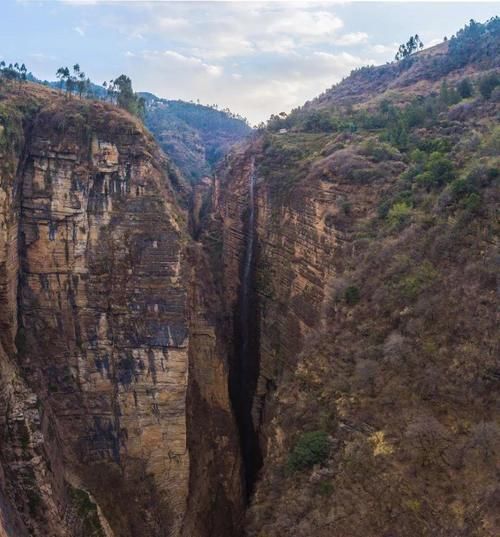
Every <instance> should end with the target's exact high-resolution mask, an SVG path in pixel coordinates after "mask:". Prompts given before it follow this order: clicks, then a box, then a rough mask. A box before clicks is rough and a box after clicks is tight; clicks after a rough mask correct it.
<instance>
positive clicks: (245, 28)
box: [0, 0, 500, 124]
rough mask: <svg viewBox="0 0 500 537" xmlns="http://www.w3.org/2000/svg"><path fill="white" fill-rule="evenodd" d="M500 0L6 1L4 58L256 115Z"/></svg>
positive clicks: (483, 14)
mask: <svg viewBox="0 0 500 537" xmlns="http://www.w3.org/2000/svg"><path fill="white" fill-rule="evenodd" d="M499 7H500V3H499V2H489V3H482V2H441V3H432V2H413V3H406V2H384V3H383V2H351V1H346V0H344V1H339V2H315V1H302V2H283V1H274V2H193V1H191V2H170V1H149V2H148V1H125V0H121V1H120V0H106V1H104V0H50V1H49V0H45V1H40V0H1V6H0V60H1V59H4V60H5V61H6V62H16V61H17V62H24V63H26V65H27V67H28V69H29V70H30V71H32V72H33V74H34V75H35V76H37V77H39V78H42V79H48V80H54V79H55V72H56V70H57V68H58V67H60V66H66V65H68V66H71V65H73V64H74V63H77V62H78V63H79V64H80V66H81V68H82V69H83V70H84V71H85V72H86V73H87V75H88V76H90V78H91V79H92V80H93V81H94V82H96V83H102V82H103V81H104V80H110V79H111V78H116V77H117V76H119V75H120V74H122V73H125V74H127V75H128V76H130V77H131V78H132V81H133V84H134V89H135V90H136V91H150V92H152V93H154V94H156V95H158V96H159V97H164V98H167V99H183V100H193V101H197V100H199V101H200V102H201V103H203V104H217V105H218V106H219V107H221V108H226V107H229V108H230V109H231V110H232V111H233V112H236V113H239V114H241V115H243V116H245V117H247V118H248V119H249V121H250V122H251V123H252V124H257V123H258V122H260V121H264V120H266V119H267V118H268V117H269V116H270V115H271V114H273V113H279V112H282V111H284V112H288V111H290V110H291V109H292V108H295V107H297V106H300V105H302V104H303V103H304V102H305V101H307V100H308V99H312V98H314V97H315V96H316V95H318V94H320V93H322V92H323V91H324V90H325V89H327V88H329V87H331V86H332V85H333V84H335V83H337V82H338V81H340V80H341V79H342V78H343V77H345V76H347V75H348V74H349V72H350V71H351V70H352V69H354V68H357V67H361V66H363V65H371V64H375V65H378V64H383V63H385V62H386V61H391V60H392V59H393V58H394V54H395V52H396V50H397V48H398V45H399V43H402V42H404V41H406V40H407V39H408V37H409V36H410V35H413V34H415V33H418V34H419V36H420V37H421V39H422V41H423V42H424V44H425V46H426V47H427V46H431V45H433V44H436V43H438V42H440V41H442V40H443V37H444V36H448V37H449V36H451V35H452V34H454V33H455V32H456V31H457V30H458V29H459V28H461V27H462V26H464V24H465V23H467V22H468V21H469V20H470V19H471V18H473V19H475V20H477V21H480V22H483V21H485V20H487V19H488V18H490V17H492V16H494V15H498V14H499V11H500V9H499Z"/></svg>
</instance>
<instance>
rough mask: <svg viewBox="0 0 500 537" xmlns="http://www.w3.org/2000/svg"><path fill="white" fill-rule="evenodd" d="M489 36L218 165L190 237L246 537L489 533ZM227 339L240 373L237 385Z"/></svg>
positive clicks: (359, 90)
mask: <svg viewBox="0 0 500 537" xmlns="http://www.w3.org/2000/svg"><path fill="white" fill-rule="evenodd" d="M489 31H491V34H490V33H488V32H487V33H486V37H485V38H484V39H485V41H484V42H483V41H481V43H479V44H478V48H477V50H485V51H486V52H485V53H484V55H482V56H481V55H479V57H476V56H470V57H469V56H467V55H466V54H465V53H464V52H463V51H464V50H467V45H466V44H463V43H462V42H460V43H459V46H458V49H457V47H456V46H455V45H453V46H455V49H453V46H451V50H452V51H453V50H455V51H456V50H460V51H461V52H460V54H464V55H465V56H466V59H465V60H464V59H463V57H462V56H453V55H452V54H451V53H450V52H448V47H447V45H446V46H442V47H439V50H434V51H431V52H430V53H427V52H426V53H425V54H423V55H421V56H417V57H416V58H415V59H412V62H409V63H408V64H407V65H406V66H405V65H399V66H396V65H393V66H391V67H390V68H389V67H383V68H380V69H377V68H373V69H367V70H365V71H363V72H361V73H355V74H354V75H353V77H351V78H350V79H347V80H346V81H344V82H343V83H342V84H341V85H339V87H338V88H334V89H333V90H331V91H330V92H327V93H326V94H325V96H324V97H322V98H321V99H318V100H317V101H316V102H314V101H313V102H312V103H310V104H308V105H307V106H306V107H305V108H304V109H300V110H298V111H296V112H295V113H293V114H291V115H290V117H288V118H285V119H282V120H280V121H281V122H280V121H276V125H273V124H272V122H271V124H270V126H269V128H268V129H267V131H264V132H263V133H260V134H259V135H258V136H256V137H255V138H254V139H253V140H252V141H250V142H249V143H248V144H246V145H245V146H242V147H239V148H236V149H234V150H233V151H232V153H231V154H230V155H229V156H228V157H227V159H226V161H225V163H224V166H222V167H221V169H220V170H219V173H218V176H217V178H216V180H215V183H214V188H213V191H214V201H213V204H214V207H215V210H214V213H215V217H214V219H213V220H212V221H211V222H210V223H207V228H206V229H207V230H206V236H207V243H209V244H212V248H213V250H214V252H217V254H216V255H215V256H214V257H216V258H217V260H216V261H215V267H216V269H215V270H217V271H219V272H220V273H221V274H222V282H223V291H222V292H223V296H224V301H223V302H224V307H225V308H226V323H227V330H226V332H227V333H228V334H232V346H233V349H234V351H233V358H232V360H231V362H230V363H231V365H232V376H230V381H231V380H232V386H233V389H232V399H233V405H234V407H235V413H236V415H237V416H238V420H239V422H240V433H241V436H242V448H243V449H242V453H243V458H244V463H245V465H246V482H247V486H249V487H250V488H252V487H253V488H255V493H254V495H253V497H252V498H251V502H250V508H249V510H248V517H247V523H246V531H247V532H248V535H251V536H255V537H264V536H266V537H271V536H273V537H274V536H276V537H278V536H279V537H283V536H285V535H289V536H293V537H309V536H310V535H318V536H325V537H327V536H328V537H332V536H338V537H345V536H347V535H349V536H350V537H354V536H360V537H361V536H366V535H373V536H385V537H387V536H389V535H391V536H396V535H397V536H405V537H406V536H408V537H409V536H413V535H475V536H487V537H492V536H493V535H496V534H497V533H498V531H499V528H500V521H499V519H498V515H497V514H496V513H495V509H494V507H493V506H494V505H495V503H496V502H497V500H498V487H497V484H496V482H495V480H496V478H495V477H494V476H495V475H497V472H498V455H499V446H500V429H499V425H498V418H499V416H498V410H495V406H496V405H497V403H498V390H497V389H496V388H494V384H495V383H497V380H498V379H497V377H498V370H499V369H498V367H499V363H498V345H497V341H496V338H495V335H494V334H495V323H494V318H495V313H494V309H495V284H494V281H495V278H494V277H493V274H494V273H495V269H494V255H495V254H494V251H495V242H496V241H495V240H494V239H493V236H494V235H495V233H496V232H497V231H495V230H498V228H497V225H496V223H495V216H494V215H495V209H494V206H495V204H496V203H498V184H497V181H498V174H499V161H498V136H499V133H498V127H495V122H496V118H497V116H498V96H496V97H495V96H491V97H488V96H485V94H484V93H483V92H481V81H482V80H483V79H485V77H487V76H493V77H494V76H495V75H494V74H493V75H491V73H492V72H493V73H495V69H496V67H497V66H498V64H497V59H496V58H495V57H493V56H491V54H489V52H488V51H489V50H490V45H487V43H486V42H488V43H491V40H493V42H495V43H497V44H498V30H496V34H495V33H494V32H495V30H494V29H493V24H492V25H491V29H490V30H489ZM464 35H465V36H467V33H465V34H464ZM492 36H493V37H492ZM495 36H496V37H495ZM462 39H464V37H463V35H462ZM488 40H489V41H488ZM454 43H455V42H454ZM485 43H486V44H485ZM460 47H463V48H460ZM470 50H473V51H474V50H476V49H475V48H474V47H472V48H471V49H470ZM436 57H437V59H436ZM450 66H451V67H450ZM492 70H493V71H492ZM388 71H390V72H389V75H390V76H389V75H388V73H387V72H388ZM496 73H497V74H496V76H497V77H498V71H496ZM465 78H467V79H468V80H469V83H470V84H471V87H472V88H473V89H472V96H471V97H466V98H465V99H463V98H462V97H461V96H459V94H458V92H457V90H456V89H455V88H456V87H457V86H458V84H459V83H460V82H461V81H462V80H464V79H465ZM454 92H455V93H454ZM336 97H338V99H336ZM352 104H355V105H356V106H355V107H354V108H353V107H352ZM283 127H285V128H287V129H288V132H285V133H280V132H279V131H280V129H281V128H283ZM252 174H254V179H255V192H254V196H253V198H254V203H255V218H254V222H255V224H254V226H255V227H254V230H253V232H254V235H255V237H254V241H255V244H256V246H255V255H254V258H253V259H254V262H253V267H252V270H251V274H252V277H251V289H252V297H251V303H252V315H251V316H250V317H249V319H248V322H249V324H250V327H249V328H248V329H247V330H246V331H245V332H246V333H243V331H242V330H241V328H239V319H240V318H241V308H242V307H243V304H244V300H243V296H242V291H241V290H242V288H243V287H244V286H245V285H246V284H247V283H246V282H245V281H244V278H245V268H244V265H245V259H247V256H246V253H245V252H246V250H247V248H248V244H249V243H250V242H251V241H250V239H249V236H250V230H249V227H248V226H249V225H250V222H251V221H252V218H250V209H249V204H250V203H251V200H252V195H251V194H250V185H251V181H252V179H251V177H252ZM214 236H215V237H219V238H220V240H221V243H219V242H217V241H216V240H215V239H214ZM244 337H247V338H249V340H250V345H251V355H252V359H253V363H254V368H253V369H252V370H250V371H248V370H247V374H246V375H243V377H244V380H243V381H242V378H241V377H242V375H241V368H242V365H241V363H240V362H239V361H238V360H239V359H241V358H242V354H241V349H242V342H241V339H242V338H244ZM248 373H249V374H248ZM242 399H243V400H242ZM245 422H247V423H250V426H249V427H248V426H247V427H245V426H244V424H245ZM242 424H243V429H242ZM313 439H314V440H313ZM248 444H250V445H253V446H258V447H259V451H260V454H259V455H258V456H257V457H256V456H255V451H254V452H253V455H252V453H250V455H249V453H248V452H247V451H246V447H247V446H248ZM262 460H263V464H262ZM261 464H262V466H261ZM479 506H480V507H479Z"/></svg>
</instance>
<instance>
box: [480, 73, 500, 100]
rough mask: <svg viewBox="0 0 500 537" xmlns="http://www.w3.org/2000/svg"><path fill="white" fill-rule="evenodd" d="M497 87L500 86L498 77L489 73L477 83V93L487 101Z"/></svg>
mask: <svg viewBox="0 0 500 537" xmlns="http://www.w3.org/2000/svg"><path fill="white" fill-rule="evenodd" d="M498 85H500V77H499V76H498V74H497V73H490V74H489V75H486V76H484V77H483V78H482V79H481V80H480V81H479V92H480V93H481V95H482V96H483V98H484V99H489V98H490V97H491V94H492V93H493V90H494V89H495V88H496V87H497V86H498Z"/></svg>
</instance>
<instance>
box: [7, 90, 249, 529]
mask: <svg viewBox="0 0 500 537" xmlns="http://www.w3.org/2000/svg"><path fill="white" fill-rule="evenodd" d="M6 98H7V101H6V102H7V103H8V104H9V106H10V108H9V110H10V111H11V114H12V118H14V119H16V120H18V123H17V124H16V126H17V128H18V131H19V132H22V133H23V135H22V137H21V138H20V139H18V140H17V143H16V145H15V146H14V145H13V144H11V145H9V146H7V145H6V146H5V147H6V149H5V150H2V152H1V154H0V164H1V165H2V170H3V171H2V176H1V181H0V187H1V188H0V203H1V209H2V210H1V211H0V218H1V222H0V298H1V302H2V308H1V309H0V326H1V329H2V330H1V340H0V349H1V350H2V356H1V357H0V365H1V375H2V391H1V393H0V405H1V408H2V409H3V412H2V413H1V415H2V421H1V423H0V426H1V441H2V454H1V461H0V462H1V468H3V472H2V473H0V521H1V522H0V524H3V525H4V527H5V530H4V531H5V532H7V533H6V535H8V536H9V537H10V535H11V534H12V531H15V530H12V528H14V527H16V525H17V526H19V527H22V526H23V523H24V525H25V526H26V527H27V528H28V530H29V532H30V533H32V534H33V535H40V536H41V535H49V534H50V535H72V536H73V535H75V536H82V537H83V536H84V535H85V536H87V535H91V534H92V535H94V534H95V535H106V536H107V537H110V536H112V535H114V536H116V537H117V536H120V537H122V536H123V537H125V536H136V535H148V536H149V535H151V536H156V535H158V536H160V535H169V536H175V535H180V533H181V531H183V530H182V527H183V526H184V527H185V529H184V535H189V537H195V536H196V535H200V536H201V535H203V536H205V535H217V536H218V537H220V536H223V535H228V536H229V535H233V531H234V524H235V520H233V519H231V517H228V516H227V514H226V509H227V510H232V511H233V512H234V518H237V517H241V508H240V507H238V505H239V502H240V497H241V493H240V491H239V487H240V482H239V457H238V449H237V441H236V436H235V429H234V424H233V418H232V414H231V408H230V404H229V401H228V392H227V379H226V375H227V371H226V366H225V365H224V364H225V351H224V347H223V345H221V344H220V343H218V341H217V334H216V330H217V328H216V325H217V322H216V318H215V317H214V316H215V314H216V312H213V313H211V315H212V318H211V319H209V318H208V317H207V315H208V313H207V311H206V310H205V309H204V308H206V303H207V301H208V302H210V297H209V296H206V293H207V292H208V291H207V286H203V285H202V284H201V283H200V284H199V285H195V283H194V282H193V280H196V278H198V277H199V274H198V273H197V272H196V269H195V268H192V267H191V266H190V265H191V263H192V262H193V259H191V261H190V260H188V258H187V252H188V250H187V248H188V245H189V243H190V238H189V237H188V234H187V227H188V226H187V218H186V216H185V214H184V213H183V212H182V210H181V209H179V206H178V204H177V200H176V193H175V192H174V191H173V189H172V186H171V182H170V177H169V173H170V172H169V170H171V169H172V168H171V166H170V165H169V162H168V160H167V159H166V157H165V156H164V155H163V153H161V151H160V150H159V149H158V148H157V146H156V144H155V143H154V141H153V140H152V138H151V136H150V135H149V134H146V132H145V131H144V130H143V127H142V126H141V125H140V123H139V122H137V121H136V120H134V119H133V118H132V117H131V116H129V115H128V114H126V113H124V112H122V111H119V110H118V109H116V108H114V107H111V106H109V105H105V104H103V103H98V102H90V101H84V100H77V99H65V98H64V97H62V96H60V95H58V94H57V93H56V92H51V91H49V90H45V89H43V88H39V87H35V86H27V87H26V88H24V89H23V90H22V91H17V92H13V93H12V94H11V95H7V97H6ZM26 102H29V104H30V107H29V110H30V112H29V114H27V113H25V108H27V107H26ZM2 141H3V139H2ZM6 141H7V142H10V141H11V139H10V138H6ZM0 147H3V146H0ZM184 194H185V193H181V195H184ZM188 290H191V291H190V292H189V293H188ZM202 295H203V296H202ZM190 311H191V312H190ZM190 332H192V333H193V338H194V339H193V340H192V342H191V338H190ZM188 386H189V395H188ZM187 405H191V406H190V408H188V406H187ZM203 415H206V416H207V420H208V421H205V420H204V419H202V418H200V416H203ZM188 418H189V420H190V426H191V430H190V431H189V432H188V430H187V420H188ZM208 423H210V424H211V425H210V427H207V425H208ZM201 431H203V432H201ZM202 435H203V436H202ZM188 440H189V442H188ZM188 443H189V445H188ZM190 460H191V461H193V463H192V467H193V471H192V472H191V473H190ZM230 460H232V463H231V464H229V461H230ZM21 461H23V462H21ZM205 462H206V463H207V464H205ZM202 463H203V464H202ZM4 476H5V478H4ZM190 489H191V491H192V494H191V498H190V506H189V509H188V493H189V491H190ZM214 491H218V492H214ZM212 493H213V494H215V496H213V495H212ZM221 505H223V506H224V509H223V511H224V513H222V516H221V510H220V506H221ZM9 506H10V507H9ZM200 517H205V518H204V519H202V521H200V520H199V518H200ZM208 518H210V520H211V521H212V522H211V525H212V527H213V530H211V532H210V533H207V531H208V530H207V526H206V524H205V523H204V520H208ZM223 521H225V522H223ZM9 528H10V529H9ZM21 531H22V530H19V531H18V534H19V535H22V533H21ZM9 532H10V533H9ZM16 535H17V534H16Z"/></svg>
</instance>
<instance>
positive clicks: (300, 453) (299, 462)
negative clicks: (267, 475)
mask: <svg viewBox="0 0 500 537" xmlns="http://www.w3.org/2000/svg"><path fill="white" fill-rule="evenodd" d="M329 453H330V445H329V442H328V435H327V433H326V432H325V431H312V432H308V433H302V434H301V435H300V437H299V438H298V440H297V442H296V444H295V446H294V447H293V449H292V452H291V453H290V455H289V457H288V463H287V467H288V469H289V470H291V471H294V472H295V471H299V470H305V469H306V468H312V467H313V466H314V465H315V464H322V463H324V462H325V461H326V459H327V458H328V455H329Z"/></svg>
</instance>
